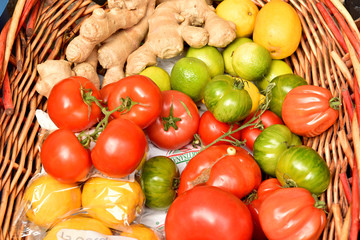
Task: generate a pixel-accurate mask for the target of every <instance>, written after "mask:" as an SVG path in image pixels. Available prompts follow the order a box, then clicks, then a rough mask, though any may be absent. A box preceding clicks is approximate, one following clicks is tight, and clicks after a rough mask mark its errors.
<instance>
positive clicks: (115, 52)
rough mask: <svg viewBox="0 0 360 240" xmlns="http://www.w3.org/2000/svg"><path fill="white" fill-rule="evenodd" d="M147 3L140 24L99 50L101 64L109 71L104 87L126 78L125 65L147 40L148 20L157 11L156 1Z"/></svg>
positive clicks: (116, 36) (119, 34)
mask: <svg viewBox="0 0 360 240" xmlns="http://www.w3.org/2000/svg"><path fill="white" fill-rule="evenodd" d="M144 2H145V0H144ZM146 2H148V6H147V12H146V15H145V17H144V18H143V19H142V20H141V21H140V22H139V23H138V24H136V25H135V26H133V27H131V28H129V29H125V30H120V31H118V32H117V33H115V34H113V35H112V36H111V37H109V38H108V39H107V40H105V41H104V43H103V45H102V46H101V47H100V48H99V51H98V58H99V63H100V65H101V66H102V67H103V68H105V69H107V71H106V74H105V76H104V79H103V83H102V86H105V85H107V84H109V83H112V82H115V81H118V80H120V79H121V78H123V77H125V73H124V64H125V62H126V59H127V57H128V56H129V54H130V53H132V52H133V51H135V50H136V49H137V48H138V47H139V46H140V44H141V42H142V40H143V39H144V38H145V36H146V33H147V31H148V26H149V24H148V18H149V17H150V16H151V15H152V13H153V12H154V9H155V0H147V1H146Z"/></svg>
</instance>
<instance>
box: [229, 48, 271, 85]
mask: <svg viewBox="0 0 360 240" xmlns="http://www.w3.org/2000/svg"><path fill="white" fill-rule="evenodd" d="M271 60H272V59H271V56H270V53H269V51H268V50H266V49H265V48H264V47H263V46H261V45H259V44H257V43H254V42H247V43H243V44H241V45H240V46H239V47H238V48H236V50H235V51H234V53H233V56H232V65H233V68H234V71H235V72H236V74H237V75H238V76H239V77H241V78H242V79H246V80H249V81H256V80H260V79H262V78H263V77H264V76H265V75H266V74H267V72H268V71H269V69H270V64H271Z"/></svg>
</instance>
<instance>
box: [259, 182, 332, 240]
mask: <svg viewBox="0 0 360 240" xmlns="http://www.w3.org/2000/svg"><path fill="white" fill-rule="evenodd" d="M259 219H260V224H261V227H262V229H263V231H264V233H265V235H266V236H267V237H268V238H269V239H272V240H276V239H279V240H280V239H281V240H298V239H302V240H313V239H318V238H319V237H320V235H321V233H322V231H323V230H324V227H325V223H326V214H325V212H324V210H323V209H322V208H321V207H320V206H319V207H318V202H315V199H314V198H313V196H312V194H311V193H310V191H308V190H306V189H305V188H281V189H278V190H276V191H274V192H272V193H271V194H270V195H269V196H267V197H266V198H265V199H264V200H263V202H262V203H261V206H260V210H259Z"/></svg>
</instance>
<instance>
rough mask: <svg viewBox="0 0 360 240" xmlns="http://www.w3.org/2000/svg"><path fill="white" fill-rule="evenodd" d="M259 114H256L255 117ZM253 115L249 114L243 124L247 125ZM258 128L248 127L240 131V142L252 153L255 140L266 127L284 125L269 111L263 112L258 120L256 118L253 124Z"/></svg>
mask: <svg viewBox="0 0 360 240" xmlns="http://www.w3.org/2000/svg"><path fill="white" fill-rule="evenodd" d="M259 114H260V112H258V114H257V116H258V115H259ZM253 116H254V114H250V115H249V116H248V117H247V118H245V120H244V122H243V124H244V123H247V122H249V121H250V120H251V118H252V117H253ZM259 121H260V128H256V127H255V126H249V127H246V128H244V129H242V130H241V131H240V134H241V136H240V140H241V141H245V140H246V142H245V145H246V146H247V147H248V148H249V149H250V150H251V151H252V150H253V147H254V142H255V140H256V138H257V137H258V136H259V135H260V133H261V132H262V131H263V130H264V129H265V128H267V127H269V126H271V125H274V124H284V122H283V121H282V120H281V118H280V117H278V116H277V115H276V114H275V113H273V112H272V111H270V110H265V111H264V112H263V114H261V116H260V119H259V118H257V119H256V120H255V121H254V122H256V123H257V124H259Z"/></svg>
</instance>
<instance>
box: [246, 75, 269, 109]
mask: <svg viewBox="0 0 360 240" xmlns="http://www.w3.org/2000/svg"><path fill="white" fill-rule="evenodd" d="M243 81H244V89H245V90H246V91H247V92H248V93H249V95H250V98H251V101H252V107H251V110H250V114H251V113H254V112H255V111H256V109H257V108H258V107H259V105H260V104H261V103H262V102H263V101H264V100H265V96H264V95H262V94H261V93H260V91H259V89H258V88H257V87H256V85H255V84H254V83H252V82H250V81H247V80H244V79H243Z"/></svg>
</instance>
